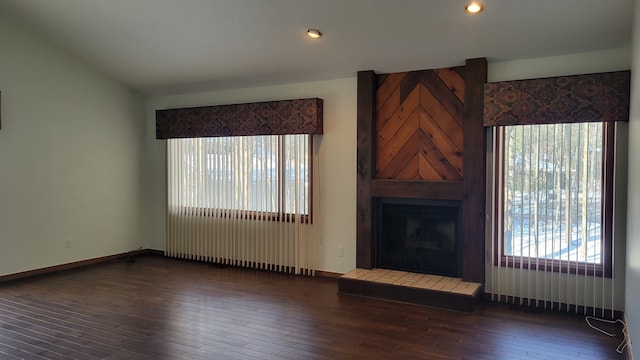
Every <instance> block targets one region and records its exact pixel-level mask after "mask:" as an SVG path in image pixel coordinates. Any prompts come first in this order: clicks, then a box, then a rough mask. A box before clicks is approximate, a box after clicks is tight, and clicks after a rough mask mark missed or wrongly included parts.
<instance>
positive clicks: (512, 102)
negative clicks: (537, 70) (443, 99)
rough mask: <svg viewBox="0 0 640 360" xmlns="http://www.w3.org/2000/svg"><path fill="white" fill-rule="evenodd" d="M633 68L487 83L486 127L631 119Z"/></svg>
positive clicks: (485, 99) (485, 94) (485, 97)
mask: <svg viewBox="0 0 640 360" xmlns="http://www.w3.org/2000/svg"><path fill="white" fill-rule="evenodd" d="M630 79H631V72H630V71H628V70H627V71H616V72H607V73H595V74H585V75H573V76H558V77H550V78H542V79H531V80H516V81H502V82H494V83H487V84H485V85H484V126H485V127H490V126H509V125H533V124H557V123H575V122H591V121H600V122H609V121H629V98H630V95H629V94H630Z"/></svg>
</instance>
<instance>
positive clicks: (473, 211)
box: [462, 58, 487, 284]
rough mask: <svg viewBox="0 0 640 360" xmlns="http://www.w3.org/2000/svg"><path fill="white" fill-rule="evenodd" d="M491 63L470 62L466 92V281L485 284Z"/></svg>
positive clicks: (463, 206)
mask: <svg viewBox="0 0 640 360" xmlns="http://www.w3.org/2000/svg"><path fill="white" fill-rule="evenodd" d="M486 82H487V60H486V59H484V58H480V59H468V60H467V61H466V67H465V88H464V89H465V90H464V114H463V128H464V151H463V152H464V167H463V173H464V180H463V182H464V200H463V202H462V219H463V220H462V239H463V240H462V246H463V252H464V254H465V255H464V257H463V261H462V279H463V280H464V281H470V282H477V283H481V284H484V271H485V264H484V263H485V262H484V248H485V211H486V195H485V189H486V186H485V184H486V180H485V177H486V159H485V154H486V146H487V145H486V133H485V128H484V127H483V124H482V120H483V112H484V84H485V83H486Z"/></svg>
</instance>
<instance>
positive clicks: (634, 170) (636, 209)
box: [625, 1, 640, 348]
mask: <svg viewBox="0 0 640 360" xmlns="http://www.w3.org/2000/svg"><path fill="white" fill-rule="evenodd" d="M635 5H636V6H635V14H634V26H633V41H632V47H633V62H632V65H631V68H632V73H631V120H630V121H629V158H630V159H632V160H631V161H630V162H629V169H628V170H629V187H628V191H627V219H628V220H629V221H627V269H626V270H627V271H626V277H627V279H626V281H627V286H626V299H625V303H626V305H627V306H626V309H625V315H626V318H627V326H628V327H629V334H630V336H631V344H632V345H633V346H635V347H636V348H638V347H639V346H640V345H637V344H640V307H639V306H638V304H640V221H638V219H640V181H639V180H638V179H640V161H638V158H637V157H636V156H638V154H640V1H636V4H635Z"/></svg>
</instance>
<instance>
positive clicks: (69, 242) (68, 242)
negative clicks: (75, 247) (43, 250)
mask: <svg viewBox="0 0 640 360" xmlns="http://www.w3.org/2000/svg"><path fill="white" fill-rule="evenodd" d="M64 247H66V248H67V249H69V248H71V239H67V241H65V242H64Z"/></svg>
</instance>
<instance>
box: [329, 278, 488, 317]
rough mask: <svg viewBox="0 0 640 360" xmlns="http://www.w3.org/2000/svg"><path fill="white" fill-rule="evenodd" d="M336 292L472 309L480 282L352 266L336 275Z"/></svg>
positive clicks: (476, 302) (479, 290)
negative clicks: (337, 278) (353, 267)
mask: <svg viewBox="0 0 640 360" xmlns="http://www.w3.org/2000/svg"><path fill="white" fill-rule="evenodd" d="M340 292H341V293H344V294H350V295H363V296H370V297H377V298H383V299H389V300H396V301H403V302H409V303H415V304H421V305H428V306H436V307H443V308H448V309H453V310H460V311H467V312H473V311H474V310H475V307H476V306H477V304H478V303H479V300H480V298H481V295H482V284H478V283H473V282H466V281H463V280H462V279H460V278H452V277H446V276H439V275H429V274H419V273H411V272H406V271H398V270H388V269H370V270H369V269H355V270H353V271H350V272H348V273H346V274H344V275H342V276H341V277H340Z"/></svg>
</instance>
